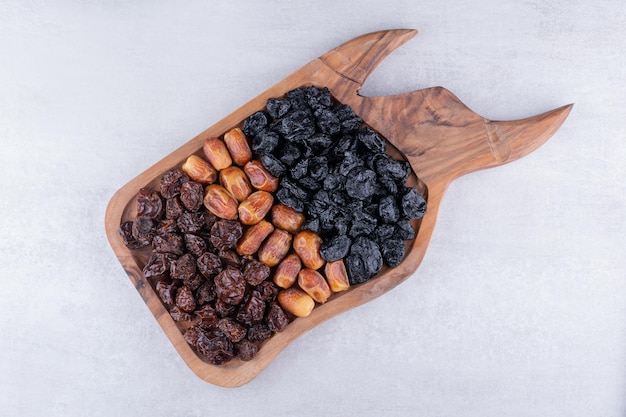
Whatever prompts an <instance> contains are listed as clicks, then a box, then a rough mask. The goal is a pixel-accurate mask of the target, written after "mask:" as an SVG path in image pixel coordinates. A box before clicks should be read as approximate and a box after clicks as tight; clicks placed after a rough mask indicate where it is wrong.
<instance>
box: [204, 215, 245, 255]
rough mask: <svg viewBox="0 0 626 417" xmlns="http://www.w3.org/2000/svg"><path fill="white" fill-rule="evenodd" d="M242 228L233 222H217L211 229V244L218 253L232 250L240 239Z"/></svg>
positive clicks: (236, 222)
mask: <svg viewBox="0 0 626 417" xmlns="http://www.w3.org/2000/svg"><path fill="white" fill-rule="evenodd" d="M242 233H243V228H242V227H241V223H239V222H238V221H235V220H218V221H216V222H215V224H213V227H211V239H210V240H211V244H212V245H213V246H214V247H215V248H216V249H217V250H220V251H224V250H229V249H233V248H234V247H235V246H236V245H237V241H238V240H239V239H240V238H241V235H242Z"/></svg>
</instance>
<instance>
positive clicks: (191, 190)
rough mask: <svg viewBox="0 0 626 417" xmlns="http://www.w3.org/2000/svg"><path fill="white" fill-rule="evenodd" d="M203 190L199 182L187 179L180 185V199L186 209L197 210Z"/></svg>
mask: <svg viewBox="0 0 626 417" xmlns="http://www.w3.org/2000/svg"><path fill="white" fill-rule="evenodd" d="M203 191H204V190H203V188H202V184H200V183H199V182H195V181H187V182H186V183H184V184H183V185H182V186H181V187H180V201H182V203H183V205H184V206H185V208H187V210H189V211H198V210H199V209H200V207H202V200H203V197H204V192H203Z"/></svg>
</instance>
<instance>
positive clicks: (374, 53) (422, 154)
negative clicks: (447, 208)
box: [105, 29, 572, 387]
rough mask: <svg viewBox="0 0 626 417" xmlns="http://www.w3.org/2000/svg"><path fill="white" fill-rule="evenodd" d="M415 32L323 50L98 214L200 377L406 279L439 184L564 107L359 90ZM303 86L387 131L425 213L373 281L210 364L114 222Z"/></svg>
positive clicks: (480, 164) (237, 370) (537, 134)
mask: <svg viewBox="0 0 626 417" xmlns="http://www.w3.org/2000/svg"><path fill="white" fill-rule="evenodd" d="M416 34H417V31H415V30H409V29H404V30H389V31H381V32H375V33H370V34H366V35H363V36H360V37H357V38H355V39H353V40H351V41H348V42H346V43H345V44H343V45H341V46H339V47H337V48H335V49H333V50H332V51H329V52H327V53H326V54H324V55H322V56H321V57H319V58H317V59H315V60H313V61H312V62H310V63H308V64H307V65H305V66H304V67H302V68H300V69H299V70H297V71H296V72H294V73H293V74H291V75H289V76H288V77H286V78H285V79H284V80H282V81H280V82H279V83H277V84H276V85H274V86H273V87H271V88H269V89H268V90H266V91H265V92H263V93H262V94H260V95H259V96H258V97H256V98H254V99H252V100H251V101H250V102H248V103H246V104H245V105H243V106H242V107H240V108H239V109H237V110H235V111H234V112H232V113H231V114H230V115H229V116H227V117H225V118H224V119H222V120H220V121H219V122H217V123H216V124H214V125H213V126H211V127H210V128H208V129H207V130H205V131H204V132H202V133H201V134H199V135H198V136H196V137H195V138H193V139H191V140H190V141H189V142H187V143H186V144H184V145H183V146H181V147H180V148H179V149H177V150H175V151H174V152H172V153H171V154H169V155H167V156H166V157H165V158H163V159H162V160H161V161H159V162H157V163H156V164H155V165H153V166H152V167H150V168H149V169H148V170H146V171H145V172H143V173H141V174H140V175H138V176H137V177H136V178H134V179H133V180H131V181H130V182H129V183H128V184H126V185H125V186H123V187H122V188H121V189H120V190H119V191H117V192H116V193H115V195H114V196H113V197H112V199H111V201H110V202H109V205H108V207H107V210H106V215H105V229H106V233H107V236H108V239H109V242H110V244H111V247H112V248H113V251H114V252H115V254H116V256H117V257H118V259H119V261H120V263H121V265H122V266H123V268H124V270H125V271H126V273H127V274H128V276H129V278H130V280H131V281H132V282H133V284H134V285H135V288H136V289H137V291H138V292H139V294H140V295H141V297H142V298H143V299H144V301H145V303H146V305H147V306H148V308H149V309H150V311H151V312H152V313H153V315H154V316H155V318H156V319H157V321H158V323H159V325H160V326H161V327H162V328H163V330H164V332H165V333H166V334H167V336H168V338H169V339H170V340H171V342H172V344H173V345H174V347H175V348H176V350H177V351H178V352H179V354H180V355H181V357H182V358H183V360H184V361H185V362H186V363H187V365H188V366H189V368H190V369H191V370H192V371H193V372H195V373H196V374H197V375H198V376H199V377H200V378H202V379H204V380H205V381H208V382H210V383H213V384H216V385H220V386H223V387H236V386H240V385H243V384H245V383H247V382H249V381H250V380H252V379H253V378H254V377H255V376H257V375H258V374H259V373H260V372H261V371H262V370H263V369H264V368H266V367H267V366H268V365H269V364H270V363H271V362H272V360H273V359H274V358H275V357H276V356H277V355H278V354H279V353H280V352H281V351H282V350H283V349H284V348H285V347H286V346H287V345H288V344H289V343H291V342H292V341H293V340H294V339H295V338H297V337H298V336H300V335H301V334H303V333H304V332H306V331H307V330H309V329H311V328H313V327H315V326H317V325H318V324H320V323H322V322H324V321H326V320H328V319H330V318H332V317H334V316H336V315H338V314H341V313H342V312H344V311H346V310H348V309H351V308H354V307H356V306H358V305H361V304H363V303H366V302H368V301H370V300H372V299H374V298H376V297H379V296H380V295H382V294H384V293H385V292H387V291H389V290H390V289H392V288H394V287H395V286H397V285H398V284H399V283H401V282H402V281H404V280H405V279H407V278H408V277H409V276H411V274H412V273H413V272H415V270H416V269H417V267H418V266H419V264H420V262H421V260H422V259H423V257H424V254H425V252H426V249H427V247H428V243H429V241H430V237H431V235H432V232H433V229H434V225H435V221H436V218H437V212H438V209H439V205H440V202H441V199H442V197H443V195H444V192H445V190H446V188H447V186H448V184H450V182H451V181H453V180H454V179H455V178H458V177H459V176H461V175H464V174H467V173H469V172H472V171H475V170H478V169H484V168H489V167H494V166H498V165H502V164H504V163H508V162H511V161H514V160H516V159H518V158H520V157H522V156H524V155H527V154H528V153H530V152H532V151H533V150H534V149H536V148H537V147H538V146H540V145H541V144H543V143H544V142H545V141H546V140H548V139H549V138H550V136H552V135H553V134H554V133H555V132H556V130H557V129H558V128H559V127H560V126H561V124H562V123H563V121H564V120H565V119H566V117H567V115H568V114H569V112H570V110H571V107H572V105H568V106H563V107H561V108H558V109H555V110H552V111H549V112H547V113H544V114H541V115H538V116H534V117H531V118H527V119H523V120H518V121H510V122H509V121H491V120H488V119H485V118H483V117H481V116H479V115H478V114H476V113H474V112H473V111H471V110H470V109H469V108H467V107H466V106H465V105H464V104H463V103H462V102H461V101H460V100H459V99H458V98H457V97H455V96H454V95H453V94H452V93H450V92H449V91H448V90H446V89H445V88H442V87H434V88H427V89H423V90H419V91H413V92H409V93H405V94H399V95H393V96H385V97H363V96H360V95H359V94H358V92H359V89H360V87H361V86H362V84H363V82H364V81H365V80H366V78H367V76H368V75H369V74H370V73H371V72H372V71H373V70H374V68H375V67H376V66H377V65H378V64H379V63H380V62H381V61H382V60H383V59H384V58H385V57H386V56H387V55H388V54H390V53H391V52H392V51H393V50H394V49H396V48H397V47H398V46H400V45H402V44H403V43H405V42H406V41H408V40H409V39H411V38H412V37H413V36H415V35H416ZM310 85H315V86H319V87H324V86H325V87H328V88H329V89H330V91H331V93H332V94H333V96H334V97H335V98H336V99H338V100H339V101H341V102H343V103H345V104H348V105H350V106H352V108H353V109H354V110H355V111H356V113H357V114H358V115H359V116H360V117H361V118H362V119H363V120H364V121H365V122H366V123H367V124H369V125H370V126H372V127H373V128H374V129H376V130H378V131H379V132H380V133H381V134H382V135H384V136H385V137H386V138H387V140H388V141H389V142H390V143H391V144H392V145H393V146H394V147H395V148H396V149H395V150H394V149H391V151H390V153H391V154H394V156H396V157H399V156H404V157H405V158H406V159H407V160H408V161H409V162H410V164H411V166H412V168H413V171H414V175H412V176H411V178H410V180H409V184H408V185H410V186H413V187H417V188H418V189H419V190H420V191H421V192H422V194H423V195H424V196H425V197H426V199H427V201H428V211H427V213H426V215H425V216H424V217H423V218H422V219H421V221H414V222H413V225H414V227H415V228H416V230H417V235H416V238H415V239H414V240H413V241H412V242H409V243H408V244H407V248H408V253H407V256H406V258H405V260H404V261H403V262H402V263H401V264H400V265H399V266H398V267H396V268H392V269H389V268H385V269H383V271H381V273H380V274H379V275H378V276H377V277H375V278H374V279H372V280H370V281H368V282H366V283H364V284H361V285H358V286H354V287H352V288H351V289H350V290H348V291H346V292H344V293H339V294H336V295H333V297H332V298H331V299H330V300H329V301H328V302H327V303H326V304H324V305H321V306H318V307H316V308H315V309H314V311H313V313H312V314H311V315H310V316H309V317H306V318H298V319H296V320H294V321H293V322H292V323H291V324H290V325H289V326H287V329H286V330H285V331H284V332H282V333H278V334H276V335H275V336H273V337H272V338H271V339H269V340H268V341H266V342H264V344H263V346H262V347H261V349H260V350H259V353H258V355H257V357H256V358H255V359H254V360H252V361H250V362H243V361H240V360H238V359H234V360H232V361H231V362H229V363H227V364H226V365H222V366H214V365H210V364H208V363H206V362H204V361H203V360H201V359H200V358H199V357H198V356H197V355H196V354H195V352H194V351H193V350H192V349H191V348H190V347H189V345H188V344H187V343H186V342H185V341H184V339H183V336H182V333H181V330H180V329H179V328H178V326H177V324H176V323H175V322H174V320H173V319H172V318H171V317H170V315H169V313H168V312H167V310H166V309H165V307H164V306H163V304H162V303H161V302H160V300H159V298H158V296H157V295H156V293H155V292H154V290H153V288H152V286H151V284H150V283H149V282H148V281H147V280H146V278H145V277H144V276H143V273H142V272H141V271H142V269H143V266H144V265H145V263H146V260H147V257H148V252H147V251H146V250H143V251H142V250H139V251H130V250H129V249H128V248H126V247H125V246H124V244H123V242H122V240H121V238H120V236H119V234H118V228H119V225H120V223H121V222H122V221H126V220H129V219H131V218H132V217H134V215H135V212H134V210H135V208H134V198H135V195H136V194H137V192H138V191H139V189H140V188H142V187H146V186H148V187H155V186H156V185H157V184H158V181H159V179H160V177H161V175H162V174H163V173H164V172H165V171H167V170H169V169H172V168H174V167H180V165H181V164H182V163H183V162H184V160H185V159H186V158H187V157H188V156H189V155H191V154H193V153H199V152H200V150H201V148H202V143H203V141H204V139H206V138H208V137H213V136H221V135H223V134H224V133H225V132H226V131H228V130H230V129H232V128H233V127H237V126H239V127H241V126H242V124H243V120H244V119H245V118H247V117H248V116H249V115H250V114H252V113H254V112H256V111H258V110H260V109H262V108H264V106H265V102H266V101H267V99H268V98H271V97H280V96H282V95H284V94H285V93H286V92H287V91H289V90H291V89H294V88H297V87H302V86H310ZM320 354H321V353H320Z"/></svg>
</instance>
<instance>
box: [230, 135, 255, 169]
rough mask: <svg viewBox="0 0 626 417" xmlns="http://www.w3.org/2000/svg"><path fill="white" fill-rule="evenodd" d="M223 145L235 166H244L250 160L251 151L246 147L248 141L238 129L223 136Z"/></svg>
mask: <svg viewBox="0 0 626 417" xmlns="http://www.w3.org/2000/svg"><path fill="white" fill-rule="evenodd" d="M224 143H226V147H227V148H228V151H229V152H230V156H231V158H232V159H233V162H234V163H235V164H237V165H240V166H244V165H245V164H247V163H248V162H250V160H251V159H252V151H251V150H250V146H249V145H248V139H247V138H246V135H244V134H243V132H242V131H241V129H239V128H238V127H236V128H234V129H232V130H229V131H228V132H226V133H225V134H224Z"/></svg>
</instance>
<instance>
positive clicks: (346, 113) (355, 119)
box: [333, 104, 363, 132]
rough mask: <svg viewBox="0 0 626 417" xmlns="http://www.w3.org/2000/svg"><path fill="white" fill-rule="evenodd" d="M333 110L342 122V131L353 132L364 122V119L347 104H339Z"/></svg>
mask: <svg viewBox="0 0 626 417" xmlns="http://www.w3.org/2000/svg"><path fill="white" fill-rule="evenodd" d="M333 111H334V112H335V115H337V118H338V119H339V121H340V123H341V131H342V132H352V131H354V130H357V129H358V128H359V127H360V126H361V124H363V120H361V118H360V117H359V116H357V115H356V114H355V113H354V110H352V107H350V106H348V105H347V104H339V105H337V106H335V107H334V108H333Z"/></svg>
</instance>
